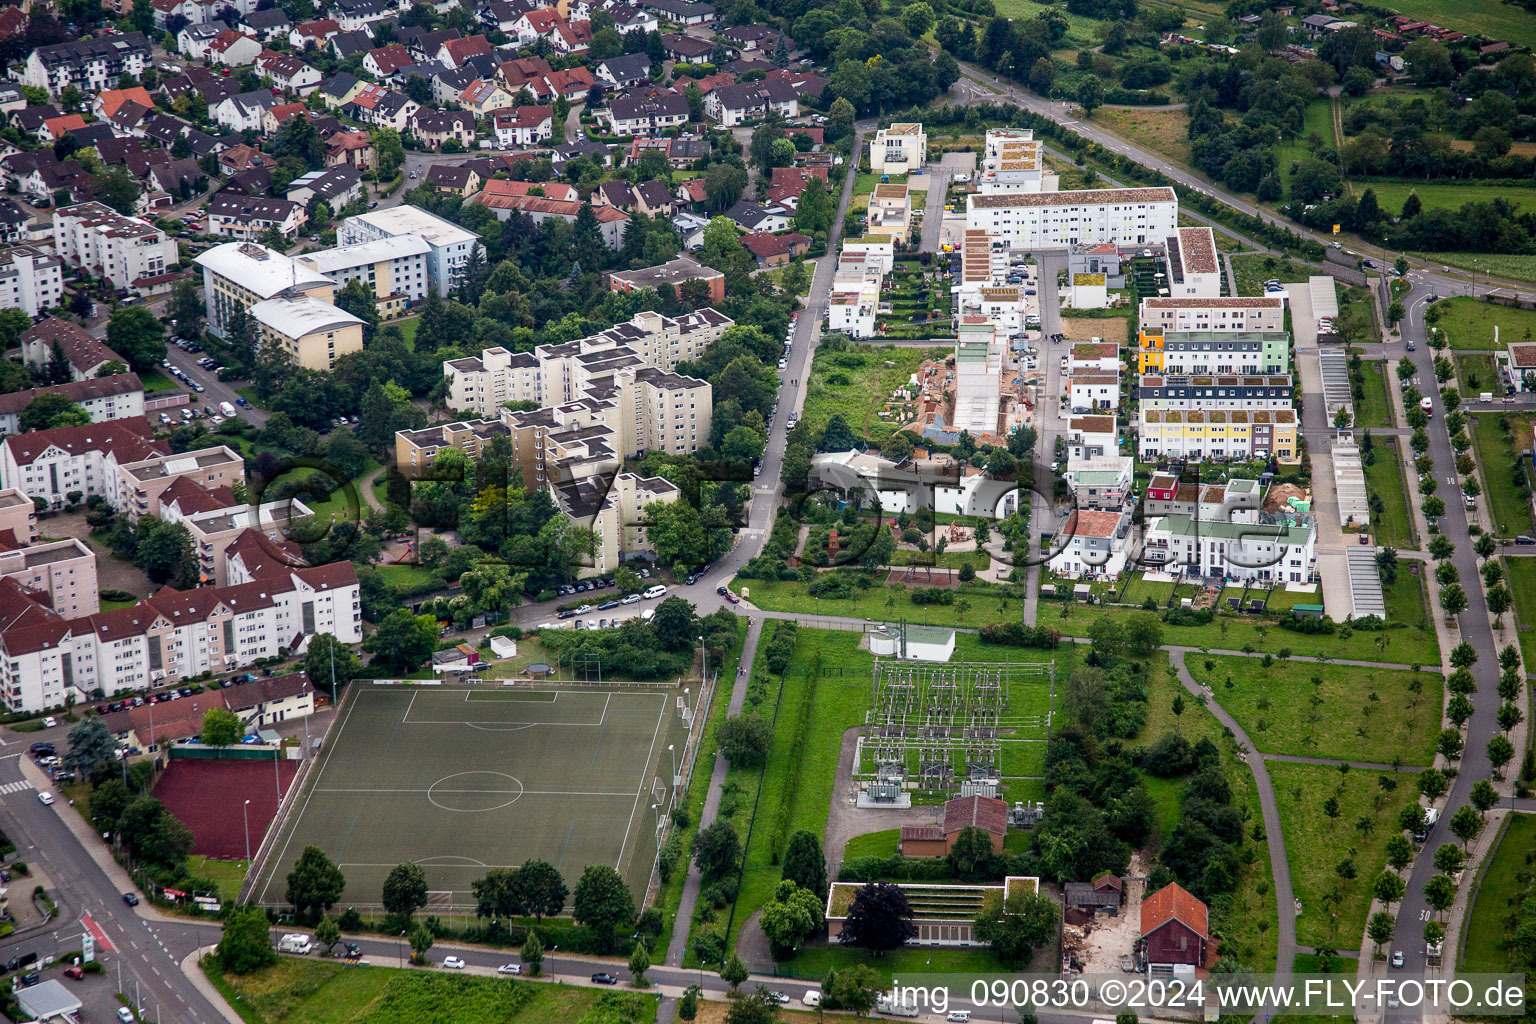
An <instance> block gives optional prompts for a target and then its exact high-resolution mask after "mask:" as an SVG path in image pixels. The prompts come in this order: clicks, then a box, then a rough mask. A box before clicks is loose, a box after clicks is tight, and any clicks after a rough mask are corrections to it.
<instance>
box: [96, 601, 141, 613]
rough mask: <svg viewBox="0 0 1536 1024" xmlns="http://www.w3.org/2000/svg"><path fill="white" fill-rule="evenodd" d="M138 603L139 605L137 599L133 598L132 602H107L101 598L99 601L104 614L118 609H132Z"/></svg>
mask: <svg viewBox="0 0 1536 1024" xmlns="http://www.w3.org/2000/svg"><path fill="white" fill-rule="evenodd" d="M138 603H139V599H138V598H134V599H133V600H132V601H108V600H107V599H106V598H102V599H101V610H102V611H104V612H111V611H116V610H117V609H119V608H132V607H133V606H134V605H136V604H138Z"/></svg>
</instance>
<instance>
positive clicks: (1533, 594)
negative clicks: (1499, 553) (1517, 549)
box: [1502, 558, 1536, 665]
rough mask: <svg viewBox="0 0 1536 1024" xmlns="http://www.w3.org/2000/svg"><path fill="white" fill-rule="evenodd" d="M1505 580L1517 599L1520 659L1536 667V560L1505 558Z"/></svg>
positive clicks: (1515, 612)
mask: <svg viewBox="0 0 1536 1024" xmlns="http://www.w3.org/2000/svg"><path fill="white" fill-rule="evenodd" d="M1502 561H1503V562H1504V578H1505V579H1506V580H1508V581H1509V592H1510V594H1511V595H1513V597H1514V599H1515V610H1514V615H1515V621H1516V622H1517V623H1519V627H1520V628H1519V633H1520V657H1521V658H1522V659H1523V660H1524V661H1525V663H1526V664H1527V665H1536V559H1532V558H1505V559H1503V560H1502Z"/></svg>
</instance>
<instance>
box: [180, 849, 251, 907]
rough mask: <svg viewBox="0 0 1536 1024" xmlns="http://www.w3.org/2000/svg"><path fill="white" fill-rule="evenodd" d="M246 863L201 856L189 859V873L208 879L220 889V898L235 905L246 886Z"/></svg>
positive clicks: (196, 855)
mask: <svg viewBox="0 0 1536 1024" xmlns="http://www.w3.org/2000/svg"><path fill="white" fill-rule="evenodd" d="M246 866H247V865H246V862H245V861H243V860H210V859H209V858H207V857H204V856H201V855H200V854H194V855H193V856H191V857H188V858H187V873H188V874H189V875H192V876H194V877H196V878H206V879H209V880H210V881H212V882H214V883H215V884H217V885H218V887H219V898H220V899H223V900H225V901H226V902H230V903H233V902H234V901H235V899H236V897H238V896H239V895H240V886H241V885H243V884H245V869H246Z"/></svg>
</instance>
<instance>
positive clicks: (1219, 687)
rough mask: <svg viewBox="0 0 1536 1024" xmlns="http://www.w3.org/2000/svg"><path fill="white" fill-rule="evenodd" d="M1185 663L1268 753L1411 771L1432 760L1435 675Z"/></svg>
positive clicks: (1223, 660) (1231, 660) (1227, 661)
mask: <svg viewBox="0 0 1536 1024" xmlns="http://www.w3.org/2000/svg"><path fill="white" fill-rule="evenodd" d="M1378 635H1379V636H1382V637H1386V636H1387V635H1388V634H1386V633H1381V634H1378ZM1185 663H1186V664H1187V665H1188V667H1189V671H1190V674H1191V675H1193V676H1194V677H1195V678H1196V679H1197V680H1199V681H1200V682H1202V683H1204V684H1205V685H1206V686H1209V687H1210V688H1211V692H1212V693H1214V694H1215V695H1216V701H1217V702H1218V703H1219V704H1220V705H1221V706H1222V707H1224V708H1226V709H1227V711H1229V712H1230V713H1231V715H1232V717H1233V718H1235V719H1237V721H1238V724H1239V725H1241V726H1242V727H1243V730H1244V731H1245V732H1247V733H1248V738H1249V739H1251V740H1252V741H1253V742H1254V744H1255V745H1256V746H1257V747H1258V749H1259V750H1262V751H1264V752H1265V753H1271V754H1301V755H1305V756H1308V757H1331V758H1340V759H1349V760H1355V761H1379V762H1382V763H1384V764H1386V763H1391V762H1392V760H1393V758H1395V757H1400V758H1402V760H1403V762H1404V763H1405V764H1414V765H1428V764H1429V763H1430V762H1431V760H1433V757H1434V742H1435V737H1436V736H1437V735H1438V734H1439V732H1440V687H1441V680H1440V676H1439V675H1438V674H1437V673H1433V672H1391V671H1385V670H1382V669H1371V668H1358V667H1353V666H1348V665H1321V664H1318V663H1316V662H1295V661H1276V662H1274V663H1273V664H1272V665H1270V666H1269V667H1268V668H1259V667H1258V666H1257V665H1256V664H1255V663H1254V660H1253V659H1252V658H1243V657H1222V656H1218V655H1209V656H1206V655H1200V654H1190V655H1188V656H1187V657H1186V659H1185ZM1255 669H1258V670H1257V671H1255Z"/></svg>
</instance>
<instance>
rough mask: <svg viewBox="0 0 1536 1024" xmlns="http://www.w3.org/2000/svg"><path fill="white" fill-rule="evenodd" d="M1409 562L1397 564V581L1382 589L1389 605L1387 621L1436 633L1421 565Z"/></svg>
mask: <svg viewBox="0 0 1536 1024" xmlns="http://www.w3.org/2000/svg"><path fill="white" fill-rule="evenodd" d="M1421 564H1422V563H1415V562H1409V561H1406V560H1404V561H1399V562H1398V563H1397V579H1395V580H1393V581H1392V584H1391V585H1390V586H1386V587H1383V588H1382V596H1383V597H1384V598H1385V599H1386V603H1387V621H1388V622H1401V623H1402V624H1404V625H1405V626H1407V627H1408V628H1409V629H1413V630H1428V631H1429V632H1431V633H1433V632H1434V631H1435V627H1434V624H1433V623H1432V622H1431V621H1430V618H1429V595H1428V594H1427V593H1426V592H1425V588H1424V577H1423V576H1421V575H1420V565H1421Z"/></svg>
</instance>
